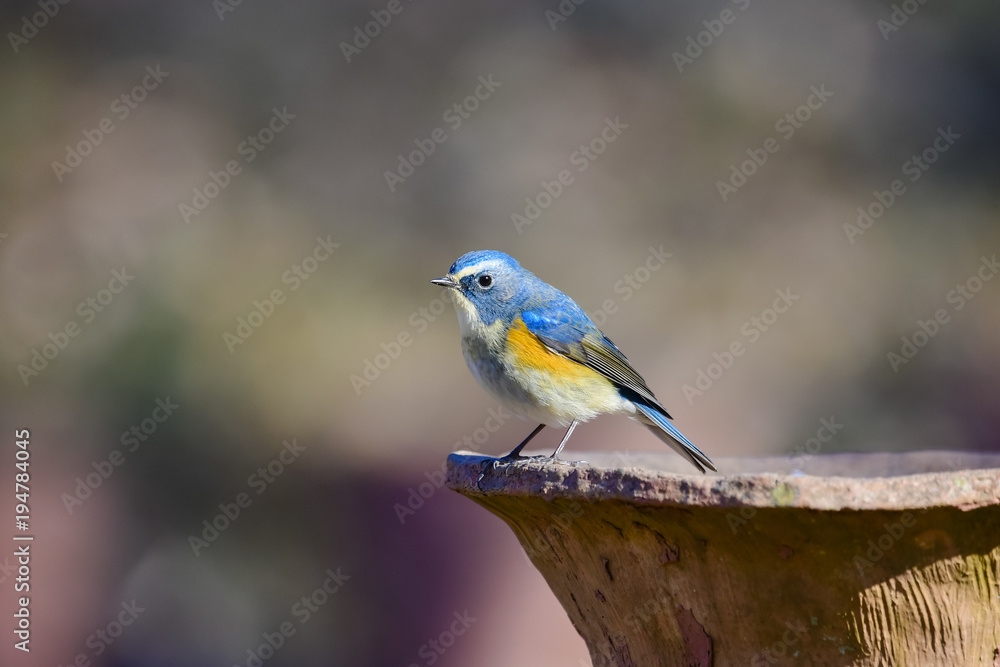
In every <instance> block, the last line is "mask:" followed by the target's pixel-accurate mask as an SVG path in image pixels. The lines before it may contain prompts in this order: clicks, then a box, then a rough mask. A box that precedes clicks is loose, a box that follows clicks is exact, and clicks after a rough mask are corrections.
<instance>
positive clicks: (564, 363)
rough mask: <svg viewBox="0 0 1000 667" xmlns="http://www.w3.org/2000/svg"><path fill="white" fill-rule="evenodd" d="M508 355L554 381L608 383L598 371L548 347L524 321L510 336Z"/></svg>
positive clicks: (519, 363) (520, 364)
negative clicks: (549, 376)
mask: <svg viewBox="0 0 1000 667" xmlns="http://www.w3.org/2000/svg"><path fill="white" fill-rule="evenodd" d="M507 353H508V354H510V355H511V356H512V357H513V358H514V360H515V361H516V363H517V364H518V365H519V366H521V368H522V369H524V370H536V371H547V372H548V373H549V374H550V375H551V376H552V379H553V380H562V381H564V382H570V383H584V382H593V381H594V380H602V381H603V383H607V382H608V381H607V380H606V379H605V378H604V376H603V375H601V374H600V373H598V372H597V371H595V370H593V369H590V368H588V367H586V366H584V365H583V364H579V363H577V362H575V361H573V360H572V359H569V358H567V357H564V356H563V355H561V354H557V353H555V352H552V351H551V350H549V348H547V347H545V345H543V344H542V342H541V341H540V340H538V337H537V336H535V334H533V333H531V332H530V331H528V327H527V326H525V324H524V320H522V319H521V318H520V317H518V318H517V319H516V320H514V323H513V325H512V326H511V328H510V331H509V332H508V333H507Z"/></svg>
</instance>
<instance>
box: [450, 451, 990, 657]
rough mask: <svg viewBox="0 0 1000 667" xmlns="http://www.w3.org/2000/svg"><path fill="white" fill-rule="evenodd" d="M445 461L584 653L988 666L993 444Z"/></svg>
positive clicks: (463, 456) (467, 456) (457, 485)
mask: <svg viewBox="0 0 1000 667" xmlns="http://www.w3.org/2000/svg"><path fill="white" fill-rule="evenodd" d="M586 458H587V459H588V460H589V461H590V463H579V464H573V465H567V464H564V463H552V462H550V461H541V460H528V461H519V462H515V463H509V464H501V465H499V466H494V465H493V463H492V461H493V459H489V458H487V457H483V456H481V455H478V454H473V453H469V452H458V453H455V454H452V455H451V456H450V457H449V459H448V467H449V470H448V484H449V486H450V487H451V488H452V489H454V490H456V491H458V492H459V493H462V494H464V495H466V496H468V497H469V498H471V499H473V500H475V501H476V502H477V503H479V504H480V505H482V506H483V507H485V508H486V509H488V510H489V511H491V512H493V513H494V514H496V515H497V516H499V517H500V518H502V519H503V520H504V521H505V522H506V523H507V524H508V525H509V526H510V527H511V529H512V530H513V531H514V534H515V535H516V536H517V538H518V539H519V540H520V542H521V545H522V546H523V547H524V549H525V551H526V552H527V554H528V556H529V557H530V558H531V561H532V562H533V563H534V565H535V566H536V567H537V568H538V569H539V571H540V572H541V573H542V575H543V576H544V577H545V580H546V581H547V582H548V584H549V586H550V587H551V588H552V591H553V592H554V593H555V595H556V597H557V598H558V599H559V601H560V602H561V603H562V606H563V608H564V609H565V610H566V613H567V614H568V615H569V618H570V620H571V621H572V622H573V625H574V626H575V627H576V629H577V631H578V632H579V633H580V635H581V636H582V637H583V638H584V640H585V641H586V642H587V646H588V649H589V650H590V654H591V659H592V661H593V664H594V665H595V666H597V667H604V666H605V665H609V666H610V665H615V666H623V667H624V666H631V665H635V666H638V667H652V666H656V665H664V666H674V665H682V666H685V667H687V666H691V667H695V666H697V667H707V666H709V665H715V666H720V667H728V666H730V665H786V664H787V665H792V664H800V665H858V666H862V665H863V666H869V665H870V666H875V665H942V666H943V665H948V666H952V665H960V666H966V665H969V666H976V665H984V666H986V667H1000V455H996V454H993V455H990V454H966V453H955V452H915V453H905V454H835V455H824V456H808V457H804V458H801V457H800V458H772V459H729V460H726V459H722V460H719V461H716V463H717V465H718V467H719V471H720V474H718V475H698V474H690V473H689V471H688V470H687V469H685V468H684V467H683V466H684V465H685V462H684V461H682V460H680V459H679V458H678V457H677V456H675V455H673V454H672V453H669V452H665V453H662V454H660V453H644V454H642V455H632V454H630V455H622V454H608V453H597V452H588V453H587V455H586Z"/></svg>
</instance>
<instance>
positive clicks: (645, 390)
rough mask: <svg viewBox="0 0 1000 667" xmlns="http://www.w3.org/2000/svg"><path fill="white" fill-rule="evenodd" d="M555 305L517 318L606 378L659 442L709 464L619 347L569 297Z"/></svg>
mask: <svg viewBox="0 0 1000 667" xmlns="http://www.w3.org/2000/svg"><path fill="white" fill-rule="evenodd" d="M562 298H563V299H565V301H563V302H561V303H560V304H559V307H558V308H552V307H544V308H535V309H529V310H524V311H522V313H521V319H522V320H524V324H525V326H526V327H527V328H528V331H530V332H531V333H532V334H534V335H535V336H537V337H538V340H540V341H541V342H542V344H544V345H545V346H546V347H547V348H548V349H550V350H552V351H553V352H555V353H557V354H561V355H563V356H565V357H567V358H569V359H572V360H573V361H576V362H578V363H581V364H583V365H584V366H587V367H588V368H591V369H593V370H595V371H597V372H598V373H600V374H601V375H603V376H604V377H606V378H607V379H608V380H610V381H611V382H612V383H614V385H615V386H616V387H618V391H619V392H621V395H622V396H623V397H624V398H627V399H628V400H630V401H632V402H633V403H634V404H635V406H636V408H637V409H638V411H639V414H640V415H641V416H640V417H639V421H640V422H642V423H643V424H645V425H646V426H647V427H648V428H649V430H650V431H652V432H653V433H654V434H655V435H656V436H657V437H658V438H660V439H661V440H662V441H663V442H665V443H667V444H668V445H670V446H671V447H672V448H673V449H674V450H675V451H677V453H679V454H681V455H682V456H684V457H685V458H686V459H687V460H688V461H690V462H691V463H692V464H694V466H695V467H697V468H698V470H700V471H701V472H705V469H706V468H708V469H710V470H715V466H714V465H712V461H711V460H710V459H709V458H708V457H707V456H705V454H704V453H703V452H702V451H701V450H700V449H698V448H697V447H696V446H695V445H694V444H693V443H692V442H691V441H690V440H688V439H687V438H686V437H684V435H683V434H682V433H681V432H680V431H678V430H677V428H676V427H675V426H674V425H673V424H671V423H670V422H669V421H668V420H669V419H672V417H671V416H670V414H669V413H667V411H666V409H665V408H664V407H663V406H662V405H660V402H659V401H658V400H656V396H654V395H653V392H652V391H651V390H650V389H649V387H647V386H646V381H645V380H643V379H642V376H640V375H639V374H638V373H637V372H636V371H635V369H634V368H632V365H631V364H630V363H629V362H628V359H626V358H625V355H624V354H622V351H621V350H619V349H618V347H617V346H616V345H615V344H614V343H612V342H611V340H610V339H609V338H608V337H607V336H605V335H604V334H603V333H602V332H601V330H600V329H598V328H597V325H596V324H594V323H593V321H591V319H590V318H589V317H588V316H587V314H586V313H584V312H583V310H582V309H580V307H579V306H577V305H576V303H574V302H573V301H572V300H570V299H569V297H566V296H563V297H562Z"/></svg>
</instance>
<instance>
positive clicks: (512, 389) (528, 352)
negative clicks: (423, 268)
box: [431, 250, 715, 472]
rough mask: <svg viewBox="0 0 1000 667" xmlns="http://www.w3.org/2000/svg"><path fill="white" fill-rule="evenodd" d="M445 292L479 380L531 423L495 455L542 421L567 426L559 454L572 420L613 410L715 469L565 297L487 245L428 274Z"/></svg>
mask: <svg viewBox="0 0 1000 667" xmlns="http://www.w3.org/2000/svg"><path fill="white" fill-rule="evenodd" d="M431 282H432V283H434V284H435V285H440V286H441V287H446V288H448V289H451V290H454V293H455V299H454V300H455V310H456V311H457V313H458V322H459V326H460V328H461V332H462V352H463V353H464V354H465V362H466V364H468V366H469V370H470V371H472V374H473V375H474V376H475V378H476V380H477V381H478V382H479V384H480V385H482V386H483V388H485V389H486V390H487V391H488V392H489V393H490V394H492V395H493V396H494V397H496V399H497V400H499V401H500V402H501V403H502V404H503V405H505V406H506V407H508V408H509V409H510V410H511V411H513V412H514V413H515V414H518V415H520V416H521V417H523V418H525V419H529V420H531V421H537V422H540V423H539V425H538V427H537V428H536V429H535V430H534V431H532V432H531V433H530V434H529V435H528V437H527V438H525V439H524V441H522V442H521V444H519V445H518V446H517V447H515V448H514V449H513V451H511V452H510V454H508V455H507V456H506V457H504V459H520V458H524V457H522V456H521V450H522V449H524V446H525V445H527V444H528V443H529V442H530V441H531V439H532V438H533V437H535V436H536V435H538V433H539V431H541V430H542V429H543V428H545V427H546V426H568V427H569V428H568V429H567V430H566V434H565V435H564V436H563V439H562V441H561V442H560V443H559V446H558V447H557V448H556V450H555V452H553V453H552V456H551V457H548V458H550V459H555V458H557V457H558V456H559V452H561V451H562V449H563V447H565V446H566V441H567V440H569V437H570V435H571V434H572V433H573V429H575V428H576V425H577V424H579V423H580V422H586V421H590V420H591V419H593V418H595V417H597V416H598V415H602V414H623V415H626V416H628V417H630V418H631V419H634V420H636V421H638V422H640V423H641V424H643V425H645V426H646V427H647V428H648V429H649V430H650V431H652V432H653V433H654V434H655V435H656V437H658V438H659V439H660V440H662V441H663V442H665V443H667V444H668V445H670V446H671V447H672V448H673V449H674V450H675V451H677V453H679V454H680V455H681V456H683V457H684V458H686V459H687V460H688V461H690V462H691V463H692V464H694V466H695V467H697V468H698V469H699V470H700V471H701V472H705V469H706V468H708V469H711V470H715V466H714V465H712V462H711V461H710V460H709V458H708V457H707V456H705V455H704V454H703V453H702V452H701V450H700V449H698V448H697V447H695V446H694V444H692V443H691V441H690V440H688V439H687V438H685V437H684V435H683V434H681V432H680V431H678V430H677V429H676V428H675V427H674V425H673V424H671V423H670V421H669V420H670V419H672V417H671V416H670V415H669V414H668V413H667V411H666V409H665V408H664V407H663V406H662V405H660V402H659V401H658V400H657V399H656V396H654V395H653V392H652V391H650V389H649V387H647V386H646V381H645V380H643V379H642V377H641V376H640V375H639V374H638V373H637V372H636V371H635V369H634V368H632V365H631V364H630V363H629V361H628V359H626V358H625V355H624V354H622V352H621V350H619V349H618V348H617V347H616V346H615V344H614V343H612V342H611V340H610V339H609V338H608V337H607V336H605V335H604V333H603V332H601V330H600V329H598V328H597V325H596V324H594V322H593V321H592V320H591V319H590V317H588V316H587V314H586V313H585V312H583V309H582V308H580V307H579V306H578V305H576V303H575V302H574V301H573V299H571V298H569V297H568V296H566V295H565V294H563V293H562V292H560V291H559V290H557V289H556V288H555V287H552V286H551V285H549V284H548V283H546V282H544V281H543V280H541V279H540V278H538V277H537V276H536V275H535V274H533V273H531V272H530V271H527V270H526V269H523V268H522V267H521V265H520V264H518V263H517V260H515V259H514V258H513V257H511V256H509V255H505V254H504V253H502V252H497V251H495V250H479V251H476V252H470V253H466V254H465V255H462V256H461V257H460V258H459V259H458V261H457V262H455V263H454V264H452V265H451V268H450V269H449V270H448V275H446V276H444V277H443V278H436V279H434V280H432V281H431Z"/></svg>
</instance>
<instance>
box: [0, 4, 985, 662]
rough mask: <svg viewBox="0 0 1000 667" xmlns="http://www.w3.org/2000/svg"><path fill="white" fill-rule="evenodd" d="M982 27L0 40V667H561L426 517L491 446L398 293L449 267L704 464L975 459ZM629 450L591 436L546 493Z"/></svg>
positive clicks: (419, 298) (628, 16) (12, 30)
mask: <svg viewBox="0 0 1000 667" xmlns="http://www.w3.org/2000/svg"><path fill="white" fill-rule="evenodd" d="M998 21H1000V7H998V6H997V5H996V4H995V3H989V2H985V1H969V2H959V3H934V2H931V3H926V4H919V3H917V2H916V1H915V0H912V2H910V3H902V4H899V3H897V4H895V5H893V4H891V3H889V2H861V1H849V0H845V1H841V2H834V3H830V2H820V1H819V0H806V1H805V2H791V1H771V2H763V1H762V0H749V2H747V1H745V0H740V1H739V2H728V1H726V2H712V3H702V2H692V1H686V2H679V3H669V4H666V5H663V4H658V3H642V2H603V1H600V0H586V1H585V2H583V1H582V0H581V2H580V4H574V3H573V2H571V0H563V1H562V2H561V3H559V2H557V1H556V0H551V1H549V2H540V3H518V2H513V3H510V2H508V3H472V4H468V3H460V2H445V3H421V2H410V1H409V0H398V2H397V0H392V1H391V2H372V3H336V4H333V3H321V2H302V3H291V4H288V3H286V4H280V3H264V2H257V1H256V0H243V1H242V2H240V1H239V0H215V2H212V1H211V0H197V1H186V0H184V1H180V2H170V3H152V2H122V1H114V0H107V1H104V2H91V3H84V2H68V3H66V4H60V3H59V2H57V1H56V0H50V2H49V3H48V4H46V2H5V3H4V4H3V7H2V9H0V25H2V27H3V31H4V33H5V35H6V38H5V42H6V44H5V45H4V47H3V48H4V51H3V55H2V57H0V90H2V91H3V102H2V103H0V146H2V152H0V198H2V202H3V214H2V217H0V322H2V327H0V345H2V346H0V354H2V361H3V364H4V372H3V373H2V374H0V392H2V401H0V404H2V406H3V407H2V411H0V425H2V429H0V433H2V434H3V436H2V439H3V440H4V443H3V446H2V447H0V451H3V452H5V453H4V455H3V456H2V457H0V459H2V460H0V473H2V475H3V477H2V479H3V480H4V481H3V485H4V488H9V485H8V481H6V480H10V479H12V478H13V475H14V474H15V473H17V472H18V471H17V470H16V469H15V468H14V461H15V449H16V448H15V444H14V440H15V437H14V435H13V434H14V432H15V430H17V429H30V433H31V438H30V441H31V444H30V451H31V460H30V474H31V484H30V486H31V502H30V507H31V531H32V534H34V535H35V542H34V543H33V547H32V548H33V549H34V557H33V561H32V574H31V577H32V578H31V595H32V598H31V600H32V602H31V613H32V615H33V616H32V618H33V629H34V635H33V638H32V644H31V648H32V650H31V653H30V654H24V653H22V652H19V651H15V650H14V648H13V646H12V644H13V641H12V640H11V633H10V630H11V629H12V620H11V619H12V617H11V614H12V613H13V611H14V606H15V593H14V591H13V583H14V573H13V572H14V570H13V568H12V565H11V563H12V560H13V556H12V550H8V549H6V548H5V549H4V550H3V551H2V552H0V554H2V555H0V564H2V565H0V586H2V590H3V595H2V596H0V599H2V600H3V617H4V618H5V619H6V620H5V621H3V623H2V625H3V627H4V632H3V636H4V637H5V638H6V639H5V640H4V642H3V644H2V646H0V663H3V664H4V665H15V664H18V665H19V664H24V665H70V664H77V665H84V664H92V665H163V666H170V665H188V666H193V665H245V666H247V667H252V666H253V665H258V666H259V665H261V664H266V665H268V666H269V667H270V666H273V665H303V666H311V665H317V666H318V665H324V666H331V665H372V666H382V665H385V666H391V665H401V666H404V667H408V666H411V665H431V664H437V665H444V666H460V665H476V666H481V667H510V666H514V665H517V666H520V665H543V666H564V667H577V666H578V665H587V664H589V660H588V658H587V652H586V649H585V647H584V644H583V641H582V640H581V639H580V638H579V636H578V635H577V634H576V632H575V631H574V629H573V627H572V625H571V624H570V623H569V620H568V618H567V617H566V615H565V613H564V612H563V611H562V609H561V608H560V607H559V605H558V603H557V602H556V600H555V598H554V597H553V596H552V594H551V593H550V592H549V590H548V588H547V587H546V586H545V583H544V581H543V580H542V579H541V577H540V575H538V573H537V572H536V571H535V570H534V568H533V567H532V566H531V564H530V562H529V561H528V559H527V558H526V556H525V555H524V553H523V551H522V550H521V548H520V546H519V545H518V544H517V542H516V540H515V538H514V536H513V535H512V534H511V533H510V531H509V530H508V529H507V527H506V526H505V525H504V524H503V523H502V522H501V521H500V520H499V519H497V518H495V517H493V516H492V515H490V514H488V513H487V512H486V511H485V510H483V509H481V508H479V507H478V506H476V505H474V504H473V503H472V502H470V501H468V500H467V499H464V498H461V497H459V496H457V495H456V494H454V493H453V492H451V491H448V490H447V489H446V488H439V487H440V484H441V482H442V473H441V470H442V465H443V462H444V460H445V457H446V455H447V454H448V453H449V452H450V451H453V450H456V449H476V450H479V451H484V452H487V453H491V454H501V453H505V452H507V451H508V450H509V449H510V448H511V447H512V446H513V445H515V444H516V443H517V442H519V441H520V440H521V438H523V437H524V436H525V435H526V434H527V433H528V431H530V429H531V428H533V427H534V424H529V423H526V422H522V421H521V420H519V419H517V418H515V417H513V416H511V415H510V414H509V413H506V412H504V411H501V410H499V409H498V406H497V405H496V404H495V403H494V402H492V401H491V399H490V398H489V397H488V396H487V395H486V394H485V393H483V392H482V391H481V390H480V389H479V388H478V387H477V386H476V384H475V382H474V380H473V378H472V377H471V376H470V375H469V373H468V371H467V370H466V368H465V364H464V362H463V359H462V355H461V352H460V346H459V334H458V326H457V322H456V320H455V315H454V313H453V310H454V308H453V306H452V305H451V304H450V303H448V302H446V301H444V300H442V299H441V296H442V295H441V292H440V290H439V289H438V288H436V287H434V286H432V285H430V284H429V283H428V280H429V279H431V278H434V277H437V276H440V275H442V274H444V273H446V272H447V269H448V267H449V266H450V265H451V263H452V262H453V261H454V260H455V259H456V258H457V257H459V256H460V255H461V254H463V253H464V252H466V251H469V250H475V249H484V248H488V249H497V250H503V251H505V252H508V253H510V254H512V255H514V256H515V257H516V258H518V259H519V260H520V262H521V263H522V264H523V265H524V266H525V267H526V268H528V269H529V270H532V271H534V272H535V273H537V274H538V275H539V276H540V277H542V278H543V279H544V280H547V281H549V282H551V283H552V284H554V285H556V286H557V287H560V288H561V289H563V290H564V291H566V292H568V293H569V294H570V295H571V296H573V297H574V298H575V299H576V300H577V302H578V303H579V304H580V305H581V306H582V307H583V308H584V309H585V310H587V311H588V312H589V313H591V314H592V316H594V318H595V319H596V320H597V321H598V322H599V323H600V324H601V325H602V328H603V329H604V330H605V332H606V333H607V334H608V335H609V336H610V337H611V338H612V339H614V341H615V342H616V343H617V344H618V345H619V346H620V347H621V348H622V349H623V350H624V351H625V352H626V354H628V355H629V358H630V359H631V360H632V362H633V363H634V364H635V365H636V367H637V368H638V369H639V370H640V371H641V372H642V373H643V375H644V376H645V377H646V379H647V380H648V382H649V384H650V386H651V387H652V388H653V389H654V391H656V393H657V395H658V396H659V398H660V399H661V400H662V402H663V403H664V404H665V405H666V406H667V407H668V408H669V409H670V411H671V413H672V414H673V415H674V417H675V419H676V423H677V425H678V426H679V428H680V429H681V430H682V431H683V432H684V433H685V434H686V435H688V436H689V437H690V438H691V439H692V440H693V441H694V442H695V443H697V444H699V445H700V446H701V447H702V449H704V450H705V451H706V452H707V453H708V454H709V455H710V456H712V457H725V456H758V455H782V454H788V455H793V454H801V453H802V451H803V448H804V447H806V443H808V442H810V438H814V437H815V436H816V435H817V432H818V431H819V429H820V428H822V427H823V425H824V423H823V422H822V421H821V420H824V419H825V420H827V422H830V421H831V420H832V421H833V422H835V423H836V424H839V425H841V426H840V427H839V428H837V429H836V434H835V437H834V438H833V439H832V440H830V441H829V442H825V443H823V444H822V447H819V448H818V447H817V446H816V445H815V444H814V445H812V446H811V447H809V448H808V452H809V453H815V452H816V451H819V452H820V453H827V452H839V451H894V450H910V449H914V450H916V449H954V450H966V451H989V450H992V451H997V450H998V449H1000V438H998V436H997V433H998V430H1000V410H997V396H998V394H1000V336H998V335H997V332H998V330H1000V308H998V305H1000V280H991V279H992V278H993V277H994V274H995V273H996V272H997V270H1000V267H997V265H996V264H995V262H996V260H995V258H996V256H997V253H998V251H1000V228H998V224H997V221H998V215H1000V191H998V189H997V177H998V175H1000V172H998V162H997V160H996V158H997V156H998V147H1000V129H998V125H997V123H996V118H997V107H998V104H1000V87H998V84H1000V42H998V41H997V39H996V25H997V24H998ZM366 33H367V34H366ZM432 149H433V150H432ZM894 182H895V183H894ZM859 209H860V211H859ZM779 292H780V294H779ZM781 294H783V295H784V298H782V296H781ZM779 311H783V312H779ZM733 349H737V350H741V352H740V353H739V354H737V355H734V356H727V355H730V354H731V350H733ZM558 437H559V434H558V433H555V432H551V431H546V432H545V433H543V435H541V436H540V437H539V439H538V440H536V441H535V444H536V445H537V447H538V448H539V449H548V448H550V447H552V446H554V444H555V443H556V441H557V440H556V439H557V438H558ZM814 442H816V443H818V442H819V441H818V440H815V441H814ZM283 443H285V444H283ZM661 448H662V444H661V443H660V442H659V441H657V440H656V439H655V438H653V437H651V436H650V434H649V433H647V432H646V430H645V429H642V428H638V427H636V425H635V424H632V423H630V422H628V421H627V420H625V419H621V418H602V419H600V420H598V421H596V422H594V423H592V424H590V425H588V426H586V427H585V428H582V429H579V430H578V431H577V432H576V434H575V435H574V438H573V440H572V442H571V443H570V447H569V450H571V451H570V452H569V453H570V456H572V453H573V452H574V451H575V452H584V451H586V450H594V449H601V450H611V451H618V452H621V454H622V457H623V458H624V459H627V457H628V453H629V452H637V451H641V450H660V449H661ZM0 510H2V512H3V517H4V519H3V521H4V522H7V521H8V520H10V521H12V518H11V517H13V514H14V499H13V498H12V497H11V494H10V493H4V494H3V497H2V498H0ZM237 511H238V512H239V514H238V516H237V514H236V513H237ZM4 525H7V524H6V523H5V524H4ZM5 532H7V531H5ZM9 532H10V533H14V532H15V531H14V530H13V529H11V530H10V531H9ZM324 586H325V587H326V588H325V590H324ZM330 591H333V592H330ZM118 624H120V625H118ZM282 628H284V631H285V632H284V634H282ZM276 633H277V634H276Z"/></svg>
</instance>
